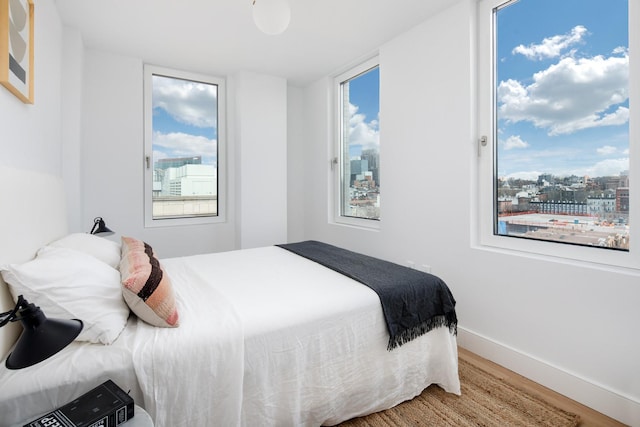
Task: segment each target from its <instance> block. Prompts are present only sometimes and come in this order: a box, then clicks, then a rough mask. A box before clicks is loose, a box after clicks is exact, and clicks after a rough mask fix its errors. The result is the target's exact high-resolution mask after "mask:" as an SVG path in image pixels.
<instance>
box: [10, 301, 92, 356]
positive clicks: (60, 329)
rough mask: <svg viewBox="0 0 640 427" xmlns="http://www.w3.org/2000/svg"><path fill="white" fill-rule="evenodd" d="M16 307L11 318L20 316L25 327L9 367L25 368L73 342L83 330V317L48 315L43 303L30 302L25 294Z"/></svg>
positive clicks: (14, 349) (19, 318)
mask: <svg viewBox="0 0 640 427" xmlns="http://www.w3.org/2000/svg"><path fill="white" fill-rule="evenodd" d="M16 308H17V310H14V312H13V313H12V314H11V315H10V316H9V318H8V319H7V321H8V320H11V321H16V320H20V322H21V323H22V328H23V331H22V334H21V335H20V337H19V338H18V342H17V343H16V345H15V347H14V348H13V351H12V352H11V354H10V355H9V357H7V361H6V366H7V368H9V369H22V368H26V367H28V366H31V365H35V364H36V363H39V362H42V361H43V360H45V359H47V358H49V357H51V356H53V355H54V354H56V353H57V352H59V351H60V350H62V349H63V348H65V347H66V346H67V345H69V344H70V343H71V342H72V341H73V340H74V339H75V338H76V337H77V336H78V335H79V334H80V332H81V331H82V321H81V320H78V319H73V320H60V319H48V318H47V316H45V315H44V313H43V312H42V310H41V309H40V307H37V306H35V305H34V304H30V303H29V302H28V301H27V300H25V299H24V298H23V297H22V295H20V297H19V298H18V303H17V305H16ZM5 323H6V322H5Z"/></svg>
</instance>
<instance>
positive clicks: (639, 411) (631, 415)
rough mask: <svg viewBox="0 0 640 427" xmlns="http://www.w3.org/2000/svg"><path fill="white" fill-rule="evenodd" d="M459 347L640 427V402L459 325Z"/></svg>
mask: <svg viewBox="0 0 640 427" xmlns="http://www.w3.org/2000/svg"><path fill="white" fill-rule="evenodd" d="M458 344H459V345H460V347H463V348H465V349H467V350H469V351H471V352H473V353H475V354H477V355H479V356H482V357H484V358H485V359H488V360H491V361H492V362H495V363H497V364H499V365H502V366H504V367H505V368H507V369H510V370H512V371H514V372H517V373H518V374H520V375H522V376H525V377H527V378H529V379H531V380H532V381H535V382H537V383H539V384H542V385H544V386H545V387H548V388H550V389H552V390H554V391H556V392H558V393H560V394H562V395H564V396H567V397H569V398H570V399H573V400H575V401H576V402H579V403H581V404H583V405H585V406H588V407H590V408H592V409H595V410H596V411H598V412H601V413H603V414H605V415H607V416H609V417H611V418H614V419H616V420H618V421H620V422H622V423H624V424H627V425H630V426H633V427H640V402H638V401H637V400H636V399H634V398H632V397H630V396H625V395H623V394H621V393H617V392H616V391H614V390H610V389H607V388H606V387H604V386H602V385H599V384H596V383H593V382H591V381H589V380H587V379H585V378H581V377H579V376H577V375H575V374H572V373H570V372H567V371H565V370H563V369H560V368H558V367H556V366H553V365H551V364H549V363H546V362H544V361H542V360H539V359H537V358H535V357H533V356H531V355H528V354H525V353H522V352H520V351H518V350H516V349H513V348H511V347H509V346H507V345H504V344H502V343H499V342H496V341H494V340H492V339H489V338H487V337H485V336H483V335H481V334H478V333H476V332H473V331H471V330H469V329H467V328H464V327H461V326H458Z"/></svg>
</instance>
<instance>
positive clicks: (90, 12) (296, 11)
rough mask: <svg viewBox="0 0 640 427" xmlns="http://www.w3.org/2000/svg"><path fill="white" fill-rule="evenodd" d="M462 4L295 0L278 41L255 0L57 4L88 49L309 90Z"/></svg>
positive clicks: (78, 0) (63, 0) (449, 0)
mask: <svg viewBox="0 0 640 427" xmlns="http://www.w3.org/2000/svg"><path fill="white" fill-rule="evenodd" d="M257 1H269V0H257ZM455 1H456V0H316V1H312V0H289V4H290V6H291V23H290V25H289V28H288V29H287V31H285V32H284V33H283V34H280V35H276V36H269V35H266V34H263V33H262V32H260V30H258V29H257V28H256V26H255V25H254V23H253V18H252V14H251V12H252V11H251V8H252V3H251V2H252V0H56V3H57V5H58V10H59V13H60V17H61V19H62V21H63V23H64V24H65V25H68V26H70V27H72V28H76V29H78V30H79V31H80V33H81V34H82V38H83V41H84V44H85V46H86V47H88V48H94V49H98V50H103V51H107V52H112V53H117V54H122V55H126V56H132V57H136V58H141V59H142V60H143V61H144V62H145V63H150V64H155V65H160V66H165V67H171V68H177V69H182V70H188V71H192V72H200V73H208V74H221V75H224V74H230V73H234V72H237V71H249V72H256V73H263V74H268V75H273V76H278V77H284V78H286V79H287V80H288V81H289V83H290V84H293V85H297V86H305V85H307V84H309V83H311V82H314V81H316V80H317V79H319V78H321V77H323V76H326V75H328V74H331V73H333V72H336V71H340V68H342V67H345V66H347V65H350V64H351V63H352V62H353V61H355V60H357V59H360V58H363V57H365V56H366V55H370V54H372V53H374V52H375V51H376V49H377V48H378V47H379V46H380V45H381V44H383V43H384V42H386V41H388V40H390V39H392V38H393V37H395V36H396V35H398V34H401V33H403V32H404V31H406V30H408V29H409V28H411V27H413V26H415V25H417V24H419V23H420V22H422V21H424V20H425V19H427V18H428V17H430V16H432V15H434V14H435V13H437V12H439V11H441V10H443V9H444V8H446V7H447V6H448V5H450V4H453V3H454V2H455ZM416 49H419V47H418V46H416Z"/></svg>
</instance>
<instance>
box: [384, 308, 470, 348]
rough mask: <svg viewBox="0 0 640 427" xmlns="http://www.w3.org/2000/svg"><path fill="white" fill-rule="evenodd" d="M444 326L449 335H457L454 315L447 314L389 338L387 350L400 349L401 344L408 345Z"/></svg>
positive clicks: (456, 321) (456, 322)
mask: <svg viewBox="0 0 640 427" xmlns="http://www.w3.org/2000/svg"><path fill="white" fill-rule="evenodd" d="M444 326H446V327H447V328H449V332H450V333H451V334H453V335H458V320H457V319H456V316H455V313H454V314H453V315H450V314H449V313H447V314H446V315H441V316H435V317H432V318H431V319H429V320H427V321H425V322H422V323H421V324H420V325H418V326H415V327H413V328H410V329H406V330H404V331H402V332H401V333H399V334H397V335H395V336H392V337H389V344H388V345H387V350H388V351H391V350H393V349H394V348H397V347H400V346H401V345H402V344H405V343H408V342H409V341H411V340H413V339H415V338H418V337H419V336H422V335H424V334H426V333H427V332H430V331H431V330H433V329H435V328H442V327H444Z"/></svg>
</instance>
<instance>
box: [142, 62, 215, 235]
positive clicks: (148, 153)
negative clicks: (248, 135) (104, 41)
mask: <svg viewBox="0 0 640 427" xmlns="http://www.w3.org/2000/svg"><path fill="white" fill-rule="evenodd" d="M154 75H160V76H164V77H170V78H176V79H183V80H192V81H196V82H202V83H208V84H214V85H217V102H218V105H217V113H218V118H217V142H216V143H217V150H218V153H217V159H216V175H217V178H216V179H217V185H218V188H217V215H215V216H214V215H211V216H202V217H188V216H184V217H172V218H156V219H154V218H153V164H152V163H153V78H152V77H153V76H154ZM143 80H144V82H143V83H144V114H143V116H144V151H143V169H144V172H143V174H144V186H143V188H144V190H143V191H144V226H145V228H152V227H171V226H182V225H202V224H218V223H224V222H226V211H227V190H226V189H227V168H226V164H227V157H226V152H227V149H226V140H227V138H226V123H227V122H226V82H225V79H224V78H221V77H213V76H209V75H204V74H199V73H193V72H189V71H183V70H176V69H172V68H167V67H160V66H156V65H151V64H144V77H143Z"/></svg>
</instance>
